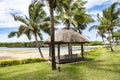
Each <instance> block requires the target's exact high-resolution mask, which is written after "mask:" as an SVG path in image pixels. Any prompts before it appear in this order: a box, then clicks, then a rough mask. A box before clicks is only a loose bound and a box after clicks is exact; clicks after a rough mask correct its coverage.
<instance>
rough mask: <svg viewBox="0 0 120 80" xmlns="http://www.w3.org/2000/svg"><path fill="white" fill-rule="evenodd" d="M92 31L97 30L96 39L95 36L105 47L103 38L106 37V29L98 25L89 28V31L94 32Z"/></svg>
mask: <svg viewBox="0 0 120 80" xmlns="http://www.w3.org/2000/svg"><path fill="white" fill-rule="evenodd" d="M94 29H95V30H97V34H96V37H97V35H99V36H100V37H101V38H102V41H103V44H104V46H105V40H104V38H106V35H105V33H106V27H105V26H103V25H101V24H100V25H93V26H91V27H90V28H89V31H91V30H94Z"/></svg>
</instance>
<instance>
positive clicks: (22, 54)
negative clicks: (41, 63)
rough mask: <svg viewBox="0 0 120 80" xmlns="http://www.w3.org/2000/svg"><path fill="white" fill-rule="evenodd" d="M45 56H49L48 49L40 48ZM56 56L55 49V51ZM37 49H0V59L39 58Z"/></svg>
mask: <svg viewBox="0 0 120 80" xmlns="http://www.w3.org/2000/svg"><path fill="white" fill-rule="evenodd" d="M80 52H81V51H80V50H75V51H73V54H76V53H78V54H79V53H80ZM42 53H43V55H44V57H45V58H48V57H49V51H48V50H42ZM64 54H68V51H67V50H64V51H61V55H64ZM56 56H57V51H56ZM40 57H41V56H40V54H39V52H38V50H0V61H1V60H16V59H25V58H40Z"/></svg>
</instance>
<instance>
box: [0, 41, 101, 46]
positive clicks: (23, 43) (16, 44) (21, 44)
mask: <svg viewBox="0 0 120 80" xmlns="http://www.w3.org/2000/svg"><path fill="white" fill-rule="evenodd" d="M39 44H40V45H41V47H46V46H47V45H45V44H44V43H43V41H41V42H39ZM75 45H79V44H75ZM85 45H86V46H94V45H102V42H101V41H91V42H90V43H87V44H85ZM0 47H36V42H4V43H0Z"/></svg>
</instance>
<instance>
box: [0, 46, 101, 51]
mask: <svg viewBox="0 0 120 80" xmlns="http://www.w3.org/2000/svg"><path fill="white" fill-rule="evenodd" d="M99 47H100V46H84V49H85V50H89V49H94V48H99ZM55 49H56V50H57V47H55ZM60 49H61V50H63V51H64V50H67V49H68V47H60ZM80 49H81V46H72V50H80ZM0 50H37V48H7V47H0ZM41 50H49V48H48V47H41Z"/></svg>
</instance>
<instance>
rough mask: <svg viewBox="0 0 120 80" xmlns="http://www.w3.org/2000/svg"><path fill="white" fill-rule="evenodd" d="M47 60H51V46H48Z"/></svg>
mask: <svg viewBox="0 0 120 80" xmlns="http://www.w3.org/2000/svg"><path fill="white" fill-rule="evenodd" d="M49 60H51V45H50V44H49Z"/></svg>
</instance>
